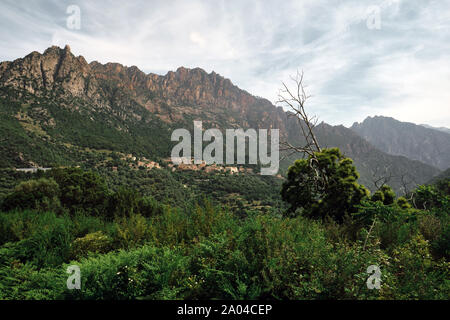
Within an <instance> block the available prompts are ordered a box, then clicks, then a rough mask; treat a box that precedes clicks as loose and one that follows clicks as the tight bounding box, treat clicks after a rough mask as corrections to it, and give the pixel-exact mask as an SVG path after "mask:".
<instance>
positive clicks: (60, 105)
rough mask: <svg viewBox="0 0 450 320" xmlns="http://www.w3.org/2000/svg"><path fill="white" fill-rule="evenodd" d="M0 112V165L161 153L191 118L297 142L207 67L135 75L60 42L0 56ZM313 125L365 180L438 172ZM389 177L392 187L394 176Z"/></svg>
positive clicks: (263, 103) (418, 178) (289, 120)
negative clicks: (276, 133) (267, 131)
mask: <svg viewBox="0 0 450 320" xmlns="http://www.w3.org/2000/svg"><path fill="white" fill-rule="evenodd" d="M0 118H1V119H0V136H2V137H5V138H4V140H3V141H1V145H0V149H1V156H0V166H1V167H11V166H26V165H42V166H48V165H52V164H65V165H71V164H77V163H79V162H81V161H84V162H86V161H94V162H95V155H94V156H93V155H92V150H103V151H102V152H107V151H109V150H113V151H120V152H127V153H133V154H135V155H142V156H146V157H148V158H158V157H167V156H169V154H170V150H171V146H172V143H171V142H170V134H171V132H172V130H173V129H174V128H179V127H187V128H189V127H192V122H193V120H203V123H204V127H217V128H222V129H226V128H232V127H243V128H279V129H280V135H281V137H280V138H281V139H282V140H283V139H285V140H286V139H287V140H290V141H292V142H297V143H300V142H301V141H302V137H301V135H300V129H299V124H298V122H297V121H296V120H295V119H294V118H293V117H288V114H287V113H286V112H285V111H283V109H282V108H280V107H275V106H274V105H272V103H270V102H269V101H268V100H266V99H262V98H258V97H254V96H252V95H251V94H249V93H248V92H246V91H244V90H241V89H239V88H238V87H236V86H235V85H233V84H232V82H231V81H230V80H228V79H225V78H223V77H222V76H220V75H218V74H217V73H215V72H212V73H209V74H208V73H206V72H205V71H204V70H202V69H199V68H195V69H187V68H183V67H181V68H178V69H177V70H176V71H175V72H172V71H170V72H168V73H167V74H166V75H157V74H145V73H143V72H142V71H140V70H139V69H138V68H137V67H135V66H132V67H126V66H123V65H120V64H117V63H107V64H100V63H98V62H95V61H94V62H91V63H87V62H86V60H85V59H84V58H83V57H82V56H78V57H76V56H74V55H73V54H72V53H71V51H70V48H69V47H68V46H66V47H65V48H64V49H61V48H59V47H51V48H48V49H47V50H46V51H45V52H44V53H43V54H40V53H38V52H32V53H30V54H29V55H27V56H26V57H24V58H22V59H17V60H15V61H12V62H9V61H6V62H2V63H0ZM423 129H424V130H430V129H426V128H423ZM316 130H317V134H318V136H319V140H320V142H321V144H323V145H324V146H329V147H333V146H336V147H339V148H340V149H341V150H342V151H343V152H344V153H345V154H346V155H347V156H350V157H352V158H353V159H354V160H355V163H356V165H357V167H358V169H359V171H360V172H361V180H362V181H363V182H364V183H366V184H368V186H370V181H371V180H372V178H373V175H376V174H380V172H379V169H380V168H383V170H385V172H383V174H390V175H393V176H400V175H405V174H409V175H410V176H412V177H413V178H414V181H415V183H424V182H426V181H428V180H429V179H431V178H432V177H433V176H434V175H436V174H438V173H439V170H438V169H436V168H434V167H433V166H430V165H428V164H425V163H421V162H418V161H412V160H410V159H407V158H405V157H400V156H392V155H389V154H386V153H384V152H382V151H380V150H378V149H377V148H376V147H374V146H373V145H372V144H371V143H368V142H367V141H365V140H364V139H362V138H361V137H360V136H358V135H357V134H355V133H354V132H353V131H352V130H350V129H347V128H345V127H343V126H337V127H333V126H329V125H327V124H321V125H319V126H318V127H317V128H316ZM433 132H434V131H433ZM0 140H1V139H0ZM292 159H293V157H291V159H290V160H292ZM288 163H290V162H285V163H284V166H283V168H284V169H285V168H286V167H287V164H288ZM429 163H430V162H429ZM392 184H393V185H394V187H395V188H396V189H397V190H399V189H400V184H399V182H398V181H397V182H394V181H393V182H392Z"/></svg>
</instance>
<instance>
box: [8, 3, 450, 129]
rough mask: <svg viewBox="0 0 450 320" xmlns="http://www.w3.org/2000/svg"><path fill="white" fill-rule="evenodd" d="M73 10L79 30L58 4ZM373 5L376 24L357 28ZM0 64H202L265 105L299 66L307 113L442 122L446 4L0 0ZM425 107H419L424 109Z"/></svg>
mask: <svg viewBox="0 0 450 320" xmlns="http://www.w3.org/2000/svg"><path fill="white" fill-rule="evenodd" d="M70 4H76V5H78V6H79V7H80V8H81V30H80V31H72V30H68V29H67V28H66V18H67V14H66V8H67V6H68V5H70ZM372 5H378V6H379V7H380V9H381V10H380V19H381V29H380V30H369V29H368V28H367V26H366V20H365V19H366V17H367V8H368V7H369V6H372ZM0 9H1V10H0V28H1V29H2V30H6V31H7V32H2V33H1V34H0V42H1V44H2V52H0V59H1V60H11V59H15V58H17V57H22V56H24V55H25V54H27V53H29V52H31V51H33V50H38V51H41V52H42V51H43V50H45V48H46V47H48V46H50V45H52V44H57V45H60V46H64V45H65V44H70V46H71V48H72V51H73V52H74V53H75V54H80V55H83V56H85V58H86V59H87V60H88V61H92V60H98V61H100V62H103V63H105V62H119V63H122V64H125V65H128V66H130V65H136V66H138V67H139V68H141V69H142V70H143V71H145V72H155V73H160V74H165V73H166V72H167V71H169V70H175V69H176V68H177V67H179V66H185V67H201V68H203V69H205V70H206V71H208V72H211V71H213V70H214V71H216V72H218V73H220V74H222V75H223V76H225V77H227V78H230V79H231V80H232V81H233V82H234V83H235V84H237V85H238V86H239V87H241V88H242V89H245V90H247V91H249V92H250V93H253V94H255V95H258V96H262V97H266V98H268V99H269V100H272V101H274V100H275V98H276V95H277V93H278V89H279V88H280V85H281V81H286V80H288V79H289V76H290V75H293V74H295V72H296V70H297V69H298V68H300V69H303V70H304V71H305V80H306V82H307V83H308V84H309V88H308V89H309V92H310V93H312V94H313V96H314V97H313V98H312V99H311V100H310V108H311V112H312V113H313V114H317V115H318V116H319V117H320V118H321V119H322V120H324V121H326V122H329V123H331V124H340V123H343V124H345V125H351V123H352V122H353V121H361V120H362V119H364V118H365V117H366V116H368V115H375V114H378V115H387V116H393V117H395V118H398V119H399V120H403V121H412V122H416V123H423V122H427V123H428V124H431V125H435V126H447V127H450V111H449V110H450V108H448V103H449V101H450V97H449V94H448V93H447V92H448V87H449V84H450V83H449V81H450V80H449V79H450V65H449V64H450V59H449V54H450V50H449V49H450V32H449V31H450V10H449V9H450V4H448V3H446V2H443V1H429V2H424V1H420V0H416V1H400V0H397V1H394V0H384V1H382V0H378V1H377V0H375V1H374V0H367V1H360V0H351V1H345V2H342V1H337V0H330V1H327V0H308V1H306V0H305V1H298V0H292V1H283V2H280V1H264V2H262V1H252V0H248V1H238V0H235V1H229V0H221V1H207V0H203V1H201V0H198V1H194V0H192V1H180V0H178V1H170V2H167V1H156V0H153V1H143V0H142V1H130V2H121V3H119V2H117V1H109V0H108V1H107V0H104V1H87V0H86V1H70V2H69V1H65V2H64V1H56V0H53V1H50V0H47V1H45V0H42V1H39V2H31V1H18V0H14V1H13V0H4V1H2V3H1V4H0ZM424 106H426V108H424Z"/></svg>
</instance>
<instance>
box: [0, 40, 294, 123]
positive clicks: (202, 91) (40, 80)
mask: <svg viewBox="0 0 450 320" xmlns="http://www.w3.org/2000/svg"><path fill="white" fill-rule="evenodd" d="M0 85H1V86H9V87H12V88H15V89H23V90H26V91H27V92H29V93H31V94H35V95H37V96H46V95H48V94H49V92H58V94H62V95H69V96H75V97H80V98H84V99H88V100H91V101H92V102H93V103H94V104H97V105H108V104H111V102H114V103H116V104H120V105H129V104H130V103H135V104H138V105H141V106H143V107H144V108H146V109H147V110H149V111H151V112H153V113H155V114H157V115H158V116H159V117H160V118H161V119H162V120H164V121H166V122H174V121H175V122H176V121H180V120H182V119H183V118H185V117H186V115H188V116H197V117H198V116H201V117H202V119H203V121H204V122H206V123H209V124H210V126H212V127H220V126H221V125H223V124H224V123H227V124H229V125H234V126H236V127H238V126H239V127H252V128H259V127H264V128H268V127H278V128H280V129H281V128H282V127H283V124H284V122H285V121H286V115H285V112H284V111H283V110H282V108H275V107H274V106H273V105H272V104H271V103H270V102H269V101H268V100H265V99H261V98H256V97H254V96H252V95H251V94H249V93H248V92H246V91H243V90H241V89H239V88H238V87H236V86H235V85H233V84H232V83H231V81H230V80H228V79H225V78H223V77H222V76H220V75H219V74H217V73H215V72H212V73H209V74H208V73H206V72H205V71H204V70H202V69H200V68H195V69H187V68H184V67H180V68H178V69H177V70H176V71H175V72H172V71H169V72H168V73H167V74H166V75H164V76H161V75H156V74H145V73H143V72H142V71H140V70H139V69H138V68H137V67H135V66H132V67H126V66H123V65H121V64H118V63H107V64H105V65H103V64H100V63H98V62H96V61H94V62H91V63H90V64H88V63H87V62H86V60H85V59H84V58H83V57H82V56H79V57H75V56H74V55H73V54H72V53H71V51H70V47H69V46H66V47H65V48H64V49H61V48H59V47H51V48H49V49H47V50H46V51H45V52H44V53H43V54H40V53H38V52H32V53H30V54H29V55H27V56H26V57H25V58H23V59H17V60H15V61H13V62H2V63H1V64H0ZM283 129H284V128H283ZM284 131H285V130H283V132H284Z"/></svg>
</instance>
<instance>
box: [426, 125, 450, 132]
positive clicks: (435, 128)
mask: <svg viewBox="0 0 450 320" xmlns="http://www.w3.org/2000/svg"><path fill="white" fill-rule="evenodd" d="M421 126H423V127H425V128H428V129H434V130H438V131H442V132H445V133H449V134H450V129H449V128H446V127H432V126H430V125H428V124H421Z"/></svg>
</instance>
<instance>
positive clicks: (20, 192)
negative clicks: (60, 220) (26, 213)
mask: <svg viewBox="0 0 450 320" xmlns="http://www.w3.org/2000/svg"><path fill="white" fill-rule="evenodd" d="M58 196H59V186H58V184H57V183H56V182H55V180H53V179H46V178H41V179H38V180H28V181H24V182H21V183H19V185H17V186H16V187H15V188H14V191H13V192H12V193H11V194H9V195H8V196H7V197H6V198H5V200H4V201H3V210H6V211H9V210H12V209H16V208H20V209H34V210H38V211H47V210H56V211H58V210H59V209H60V202H59V198H58Z"/></svg>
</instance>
